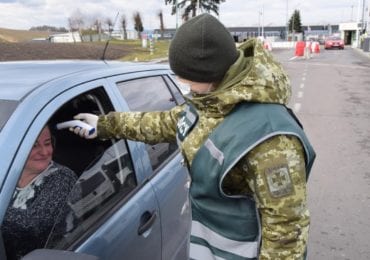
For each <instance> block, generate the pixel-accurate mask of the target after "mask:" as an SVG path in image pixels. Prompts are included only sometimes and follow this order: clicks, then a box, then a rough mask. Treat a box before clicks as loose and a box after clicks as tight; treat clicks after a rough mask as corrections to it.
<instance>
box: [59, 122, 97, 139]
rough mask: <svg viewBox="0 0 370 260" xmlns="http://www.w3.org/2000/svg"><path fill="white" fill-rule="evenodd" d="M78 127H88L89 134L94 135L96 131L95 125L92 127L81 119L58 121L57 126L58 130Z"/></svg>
mask: <svg viewBox="0 0 370 260" xmlns="http://www.w3.org/2000/svg"><path fill="white" fill-rule="evenodd" d="M76 127H80V128H83V129H86V130H87V131H88V133H89V135H92V134H93V133H94V132H95V128H94V127H92V126H91V125H89V124H87V123H85V122H82V121H81V120H70V121H65V122H61V123H58V124H57V125H56V128H57V129H58V130H61V129H65V128H76Z"/></svg>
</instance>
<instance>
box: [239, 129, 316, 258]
mask: <svg viewBox="0 0 370 260" xmlns="http://www.w3.org/2000/svg"><path fill="white" fill-rule="evenodd" d="M245 159H246V166H247V167H246V168H245V169H247V182H248V185H249V187H250V189H251V190H252V191H253V193H254V198H255V200H256V204H257V207H258V210H259V213H260V217H261V225H262V244H261V250H260V258H259V259H304V255H305V251H306V244H307V238H308V229H309V212H308V209H307V201H306V200H307V194H306V173H305V161H304V152H303V148H302V146H301V143H300V141H299V140H298V139H297V138H296V137H293V136H289V137H288V136H284V135H281V136H276V137H273V138H271V139H269V140H267V141H265V142H263V143H262V144H260V145H258V146H257V147H256V148H254V149H253V150H252V151H251V152H250V153H248V155H247V157H246V158H245Z"/></svg>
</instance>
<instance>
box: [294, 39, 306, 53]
mask: <svg viewBox="0 0 370 260" xmlns="http://www.w3.org/2000/svg"><path fill="white" fill-rule="evenodd" d="M305 47H306V43H305V42H304V41H298V42H297V43H296V45H295V56H298V57H302V56H303V55H304V49H305Z"/></svg>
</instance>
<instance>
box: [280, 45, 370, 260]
mask: <svg viewBox="0 0 370 260" xmlns="http://www.w3.org/2000/svg"><path fill="white" fill-rule="evenodd" d="M273 54H274V55H275V56H276V58H277V59H278V60H279V61H280V62H281V63H282V64H283V66H284V67H285V69H286V71H287V72H288V74H289V76H290V79H291V83H292V93H293V95H292V100H291V102H290V104H289V106H290V107H291V108H293V109H294V111H295V112H296V114H297V116H298V118H299V119H300V120H301V121H302V123H303V125H304V128H305V131H306V133H307V135H308V137H309V138H310V140H311V142H312V144H313V146H314V148H315V150H316V153H317V159H316V162H315V164H314V167H313V169H312V172H311V176H310V178H309V181H308V196H309V202H308V204H309V208H310V212H311V227H310V238H309V245H308V259H309V260H316V259H320V260H331V259H336V260H337V259H351V260H352V259H353V260H365V259H366V260H367V259H370V56H365V55H364V54H363V53H362V52H361V51H359V50H356V49H352V48H350V47H346V48H345V49H344V50H328V51H326V50H321V53H320V54H318V55H316V56H314V57H313V58H312V59H310V60H305V59H301V58H297V59H293V60H291V59H290V58H291V57H292V56H294V50H292V49H291V50H276V51H275V50H273Z"/></svg>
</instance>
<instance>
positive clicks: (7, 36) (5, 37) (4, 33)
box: [0, 28, 52, 42]
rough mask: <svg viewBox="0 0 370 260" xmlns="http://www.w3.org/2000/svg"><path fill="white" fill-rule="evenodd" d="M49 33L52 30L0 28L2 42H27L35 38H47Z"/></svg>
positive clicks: (0, 40)
mask: <svg viewBox="0 0 370 260" xmlns="http://www.w3.org/2000/svg"><path fill="white" fill-rule="evenodd" d="M49 34H52V32H38V31H27V30H13V29H5V28H0V42H26V41H30V40H32V39H35V38H46V37H48V36H49Z"/></svg>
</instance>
